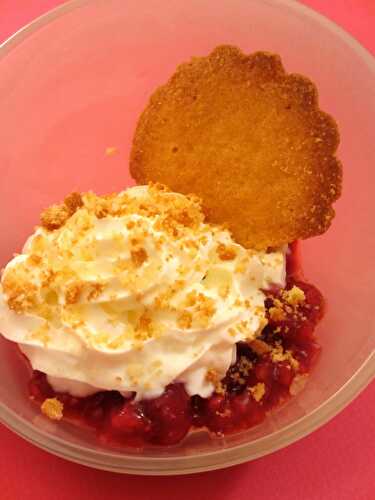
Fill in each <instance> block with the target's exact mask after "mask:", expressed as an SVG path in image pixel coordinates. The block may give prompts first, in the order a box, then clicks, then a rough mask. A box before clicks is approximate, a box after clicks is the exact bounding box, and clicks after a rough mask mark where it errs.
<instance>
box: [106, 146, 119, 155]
mask: <svg viewBox="0 0 375 500" xmlns="http://www.w3.org/2000/svg"><path fill="white" fill-rule="evenodd" d="M115 153H117V148H116V147H115V146H108V147H107V148H105V154H106V155H107V156H113V155H114V154H115Z"/></svg>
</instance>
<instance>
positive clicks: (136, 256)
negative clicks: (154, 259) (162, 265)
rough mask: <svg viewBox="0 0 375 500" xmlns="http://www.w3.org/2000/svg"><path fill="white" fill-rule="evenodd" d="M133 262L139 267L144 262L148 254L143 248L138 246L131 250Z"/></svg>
mask: <svg viewBox="0 0 375 500" xmlns="http://www.w3.org/2000/svg"><path fill="white" fill-rule="evenodd" d="M130 255H131V259H132V262H133V264H134V265H135V266H136V267H141V265H142V264H143V263H144V262H146V260H147V258H148V255H147V252H146V250H145V249H144V248H138V249H136V250H131V252H130Z"/></svg>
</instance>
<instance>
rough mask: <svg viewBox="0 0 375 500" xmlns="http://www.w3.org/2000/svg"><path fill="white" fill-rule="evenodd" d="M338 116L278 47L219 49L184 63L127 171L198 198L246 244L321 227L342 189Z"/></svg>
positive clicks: (160, 94)
mask: <svg viewBox="0 0 375 500" xmlns="http://www.w3.org/2000/svg"><path fill="white" fill-rule="evenodd" d="M338 143H339V134H338V130H337V126H336V123H335V121H334V120H333V119H332V118H331V117H330V116H329V115H327V114H326V113H324V112H323V111H321V110H320V109H319V107H318V96H317V90H316V88H315V85H314V84H313V83H312V82H311V81H310V80H308V79H307V78H305V77H304V76H301V75H297V74H287V73H286V72H285V70H284V68H283V66H282V63H281V60H280V57H279V56H278V55H274V54H269V53H265V52H257V53H254V54H250V55H245V54H243V53H242V52H241V51H240V50H239V49H237V48H235V47H232V46H220V47H217V48H216V49H215V50H213V52H211V54H210V55H208V56H207V57H199V58H193V59H192V60H191V61H190V62H188V63H185V64H182V65H180V66H179V67H178V68H177V70H176V72H175V73H174V75H173V76H172V77H171V78H170V80H169V81H168V82H167V83H166V84H165V85H164V86H162V87H160V88H158V89H157V90H156V91H155V92H154V94H153V95H152V97H151V99H150V102H149V104H148V105H147V107H146V109H145V110H144V112H143V113H142V115H141V117H140V119H139V122H138V125H137V129H136V132H135V137H134V142H133V147H132V151H131V157H130V169H131V173H132V175H133V177H134V178H135V179H136V181H137V182H138V183H141V184H145V183H147V182H149V181H154V182H161V183H163V184H166V185H167V186H169V187H170V188H171V189H172V190H174V191H178V192H182V193H194V194H196V195H198V196H199V197H201V198H202V201H203V207H204V209H205V212H206V214H207V218H208V220H210V221H211V222H216V223H219V224H226V225H227V226H228V227H229V229H230V230H231V231H232V233H233V235H234V237H235V238H236V240H237V241H238V242H239V243H240V244H242V245H244V246H246V247H248V248H258V249H259V248H266V247H273V246H279V245H282V244H284V243H288V242H291V241H294V240H297V239H303V238H308V237H311V236H315V235H318V234H321V233H324V232H325V231H326V230H327V229H328V227H329V225H330V223H331V220H332V218H333V217H334V210H333V208H332V203H333V202H334V201H335V200H337V198H338V197H339V196H340V192H341V177H342V171H341V165H340V162H339V161H338V160H337V158H336V157H335V151H336V149H337V146H338Z"/></svg>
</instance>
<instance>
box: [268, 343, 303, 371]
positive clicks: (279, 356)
mask: <svg viewBox="0 0 375 500" xmlns="http://www.w3.org/2000/svg"><path fill="white" fill-rule="evenodd" d="M271 358H272V361H274V362H275V363H277V362H281V361H287V362H288V363H289V364H290V366H291V367H292V368H293V370H295V371H297V370H298V368H299V362H298V361H297V360H296V358H295V357H294V356H293V354H292V352H291V351H288V350H286V351H284V349H283V347H282V346H281V345H278V346H276V347H274V348H273V349H272V352H271Z"/></svg>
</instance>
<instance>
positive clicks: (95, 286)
mask: <svg viewBox="0 0 375 500" xmlns="http://www.w3.org/2000/svg"><path fill="white" fill-rule="evenodd" d="M103 290H104V285H103V284H102V283H91V284H90V291H89V293H88V294H87V300H95V299H97V298H98V297H99V295H101V294H102V293H103Z"/></svg>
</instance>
